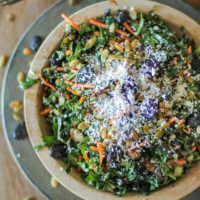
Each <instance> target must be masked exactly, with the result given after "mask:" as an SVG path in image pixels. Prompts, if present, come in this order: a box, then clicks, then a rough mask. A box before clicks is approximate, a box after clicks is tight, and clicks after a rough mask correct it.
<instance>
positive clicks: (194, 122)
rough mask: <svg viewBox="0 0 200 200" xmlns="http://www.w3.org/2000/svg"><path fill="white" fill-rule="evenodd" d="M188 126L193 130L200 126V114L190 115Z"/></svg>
mask: <svg viewBox="0 0 200 200" xmlns="http://www.w3.org/2000/svg"><path fill="white" fill-rule="evenodd" d="M186 124H187V125H189V126H190V127H192V128H196V127H197V126H199V125H200V113H195V114H192V115H190V116H189V117H188V118H187V120H186Z"/></svg>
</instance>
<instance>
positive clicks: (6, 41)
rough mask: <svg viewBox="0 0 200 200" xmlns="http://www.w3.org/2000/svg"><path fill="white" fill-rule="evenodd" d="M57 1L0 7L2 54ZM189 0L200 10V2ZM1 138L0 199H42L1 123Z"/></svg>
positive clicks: (38, 0) (28, 1)
mask: <svg viewBox="0 0 200 200" xmlns="http://www.w3.org/2000/svg"><path fill="white" fill-rule="evenodd" d="M56 1H58V0H24V1H21V2H19V3H17V4H14V5H12V6H7V7H2V6H0V55H1V54H7V55H10V54H11V53H12V51H13V49H14V47H15V45H16V43H17V41H18V40H19V38H20V37H21V35H22V34H23V33H24V31H25V30H26V29H27V27H28V26H29V25H30V24H31V23H32V22H33V20H35V19H36V18H37V17H38V16H39V15H40V14H41V13H42V12H43V11H44V10H46V9H47V8H48V7H49V6H51V5H52V4H53V3H55V2H56ZM166 1H167V0H166ZM187 1H188V2H189V3H191V4H192V5H194V6H195V7H198V8H200V0H187ZM8 13H11V14H14V15H15V17H16V20H15V21H14V22H8V20H7V19H6V15H7V14H8ZM3 74H4V69H0V87H1V84H2V78H3ZM0 137H1V139H0V166H1V170H0V199H1V200H22V199H23V198H24V197H25V196H34V197H36V198H37V199H38V200H42V197H41V196H40V194H39V193H38V192H37V191H35V189H34V188H33V187H32V186H31V185H30V184H29V183H28V181H27V180H26V179H25V178H24V176H23V175H22V174H21V172H20V171H19V169H18V168H17V166H16V164H15V162H14V160H13V158H12V157H11V154H10V152H9V150H8V148H7V144H6V141H5V138H4V137H3V133H2V125H1V123H0Z"/></svg>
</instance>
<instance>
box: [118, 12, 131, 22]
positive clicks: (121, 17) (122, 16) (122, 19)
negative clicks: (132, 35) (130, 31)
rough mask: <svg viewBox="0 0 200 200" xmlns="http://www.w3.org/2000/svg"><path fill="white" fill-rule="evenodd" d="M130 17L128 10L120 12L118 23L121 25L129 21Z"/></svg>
mask: <svg viewBox="0 0 200 200" xmlns="http://www.w3.org/2000/svg"><path fill="white" fill-rule="evenodd" d="M129 18H130V16H129V12H128V11H127V10H120V11H119V14H118V17H117V19H118V22H119V23H124V22H126V21H127V20H129Z"/></svg>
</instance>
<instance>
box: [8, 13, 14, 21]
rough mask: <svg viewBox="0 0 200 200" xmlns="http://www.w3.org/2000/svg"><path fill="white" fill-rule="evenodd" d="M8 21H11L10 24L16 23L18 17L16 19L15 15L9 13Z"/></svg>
mask: <svg viewBox="0 0 200 200" xmlns="http://www.w3.org/2000/svg"><path fill="white" fill-rule="evenodd" d="M6 19H7V21H9V22H14V21H15V19H16V17H15V15H14V14H12V13H7V15H6Z"/></svg>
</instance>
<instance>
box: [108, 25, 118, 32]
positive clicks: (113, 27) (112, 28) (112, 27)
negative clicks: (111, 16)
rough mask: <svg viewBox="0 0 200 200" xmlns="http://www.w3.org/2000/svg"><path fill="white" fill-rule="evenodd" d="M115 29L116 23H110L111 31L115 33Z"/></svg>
mask: <svg viewBox="0 0 200 200" xmlns="http://www.w3.org/2000/svg"><path fill="white" fill-rule="evenodd" d="M115 29H116V27H115V24H114V23H112V24H111V25H110V27H109V31H110V33H114V32H115Z"/></svg>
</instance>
